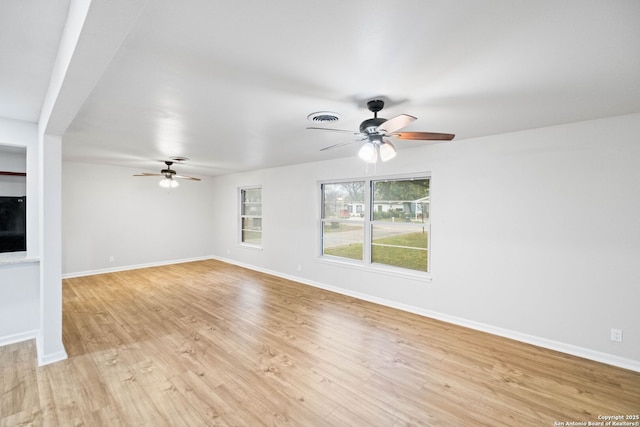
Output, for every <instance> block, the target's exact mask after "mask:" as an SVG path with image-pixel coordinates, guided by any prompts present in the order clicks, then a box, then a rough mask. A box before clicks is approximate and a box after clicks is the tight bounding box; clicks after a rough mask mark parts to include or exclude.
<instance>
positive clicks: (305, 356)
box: [0, 261, 640, 426]
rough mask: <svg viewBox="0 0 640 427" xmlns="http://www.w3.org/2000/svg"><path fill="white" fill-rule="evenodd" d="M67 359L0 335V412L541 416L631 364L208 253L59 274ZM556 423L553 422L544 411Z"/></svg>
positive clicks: (76, 418) (639, 390) (342, 422)
mask: <svg viewBox="0 0 640 427" xmlns="http://www.w3.org/2000/svg"><path fill="white" fill-rule="evenodd" d="M63 294H64V295H63V299H64V302H63V304H64V307H63V317H64V320H63V331H64V332H63V333H64V344H65V347H66V349H67V352H68V354H69V359H68V360H66V361H63V362H59V363H56V364H52V365H48V366H44V367H40V368H37V367H36V354H35V345H34V343H33V342H24V343H19V344H14V345H9V346H5V347H0V392H1V395H0V398H1V400H0V425H2V426H17V425H34V426H39V425H45V426H57V425H65V426H66V425H69V426H71V425H73V426H79V425H84V426H118V425H122V426H138V425H139V426H165V425H166V426H199V425H239V426H259V425H291V426H348V425H354V426H403V425H428V426H440V425H441V426H483V425H488V426H501V425H505V426H553V425H560V424H559V423H561V422H565V423H566V422H567V421H585V422H589V421H591V422H595V421H598V416H599V415H619V414H624V415H633V414H640V373H635V372H632V371H627V370H624V369H619V368H615V367H611V366H608V365H603V364H599V363H596V362H592V361H587V360H583V359H580V358H577V357H572V356H568V355H565V354H560V353H556V352H553V351H549V350H545V349H540V348H536V347H534V346H530V345H526V344H522V343H519V342H515V341H511V340H508V339H504V338H500V337H496V336H492V335H489V334H485V333H481V332H477V331H473V330H469V329H465V328H462V327H457V326H453V325H450V324H446V323H442V322H438V321H434V320H431V319H427V318H423V317H420V316H417V315H413V314H409V313H405V312H401V311H397V310H394V309H390V308H386V307H382V306H379V305H375V304H371V303H367V302H363V301H360V300H356V299H354V298H350V297H346V296H342V295H338V294H334V293H331V292H326V291H323V290H319V289H315V288H312V287H309V286H305V285H301V284H298V283H294V282H290V281H287V280H283V279H280V278H276V277H273V276H269V275H265V274H260V273H257V272H253V271H249V270H246V269H242V268H239V267H236V266H231V265H228V264H224V263H221V262H217V261H201V262H194V263H187V264H178V265H172V266H165V267H158V268H149V269H141V270H133V271H127V272H120V273H111V274H103V275H98V276H91V277H84V278H75V279H68V280H65V281H64V285H63ZM556 422H557V423H558V424H554V423H556Z"/></svg>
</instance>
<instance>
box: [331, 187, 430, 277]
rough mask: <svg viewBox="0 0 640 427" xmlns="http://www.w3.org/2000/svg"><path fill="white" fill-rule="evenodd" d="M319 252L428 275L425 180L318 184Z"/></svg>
mask: <svg viewBox="0 0 640 427" xmlns="http://www.w3.org/2000/svg"><path fill="white" fill-rule="evenodd" d="M321 188H322V254H323V255H325V256H330V257H339V258H348V259H352V260H359V261H362V262H363V263H366V264H379V265H385V266H391V267H396V268H402V269H408V270H415V271H424V272H427V271H429V178H428V177H419V178H403V179H379V180H363V181H349V182H335V183H325V184H322V187H321Z"/></svg>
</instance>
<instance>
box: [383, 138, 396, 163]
mask: <svg viewBox="0 0 640 427" xmlns="http://www.w3.org/2000/svg"><path fill="white" fill-rule="evenodd" d="M379 149H380V160H382V161H383V162H386V161H387V160H391V159H393V158H394V157H395V156H396V147H394V146H393V144H392V143H391V142H389V141H388V140H384V141H383V142H382V144H380V148H379Z"/></svg>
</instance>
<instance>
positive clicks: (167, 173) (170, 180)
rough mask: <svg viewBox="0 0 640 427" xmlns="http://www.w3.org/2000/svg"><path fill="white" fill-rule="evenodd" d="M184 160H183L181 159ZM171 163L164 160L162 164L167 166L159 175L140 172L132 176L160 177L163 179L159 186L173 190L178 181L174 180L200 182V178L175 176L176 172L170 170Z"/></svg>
mask: <svg viewBox="0 0 640 427" xmlns="http://www.w3.org/2000/svg"><path fill="white" fill-rule="evenodd" d="M183 160H184V158H183ZM173 163H174V162H173V161H171V160H165V161H164V164H165V165H167V168H166V169H162V170H161V171H160V173H147V172H142V173H139V174H135V175H133V176H162V177H163V179H162V180H161V181H160V186H161V187H164V188H175V187H177V186H178V185H179V184H178V181H176V179H188V180H191V181H201V179H200V178H194V177H192V176H184V175H177V174H176V171H175V170H173V169H171V165H173Z"/></svg>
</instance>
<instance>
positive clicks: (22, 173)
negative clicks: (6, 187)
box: [0, 171, 27, 176]
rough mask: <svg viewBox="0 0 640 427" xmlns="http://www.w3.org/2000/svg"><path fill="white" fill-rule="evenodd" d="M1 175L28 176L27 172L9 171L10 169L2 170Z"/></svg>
mask: <svg viewBox="0 0 640 427" xmlns="http://www.w3.org/2000/svg"><path fill="white" fill-rule="evenodd" d="M0 175H6V176H27V174H26V173H25V172H9V171H0Z"/></svg>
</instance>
